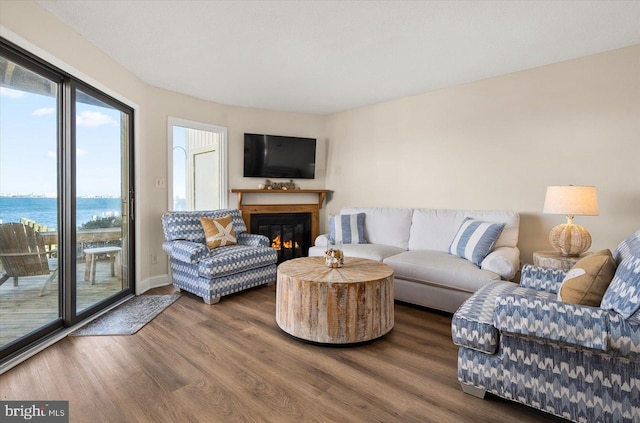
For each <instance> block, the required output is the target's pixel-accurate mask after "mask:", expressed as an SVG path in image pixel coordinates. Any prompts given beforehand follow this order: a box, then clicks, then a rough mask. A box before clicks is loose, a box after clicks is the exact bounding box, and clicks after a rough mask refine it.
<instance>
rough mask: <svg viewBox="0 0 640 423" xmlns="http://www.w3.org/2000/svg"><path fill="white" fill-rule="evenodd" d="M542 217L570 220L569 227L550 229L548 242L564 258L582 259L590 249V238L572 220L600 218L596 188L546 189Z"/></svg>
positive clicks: (586, 232)
mask: <svg viewBox="0 0 640 423" xmlns="http://www.w3.org/2000/svg"><path fill="white" fill-rule="evenodd" d="M543 213H545V214H564V215H565V216H566V217H567V223H563V224H561V225H557V226H555V227H553V229H551V232H549V241H550V242H551V245H553V248H555V249H556V250H560V251H561V252H562V255H563V256H566V257H576V256H579V255H580V254H582V253H584V252H585V251H587V250H588V249H589V247H591V235H590V234H589V232H588V231H587V230H586V229H585V228H583V227H582V226H579V225H574V224H573V216H575V215H583V216H597V215H598V198H597V195H596V187H589V186H574V185H566V186H551V187H547V195H546V197H545V199H544V210H543Z"/></svg>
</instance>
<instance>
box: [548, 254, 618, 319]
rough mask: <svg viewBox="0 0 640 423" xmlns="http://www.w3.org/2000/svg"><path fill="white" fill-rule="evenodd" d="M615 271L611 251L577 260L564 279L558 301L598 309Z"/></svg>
mask: <svg viewBox="0 0 640 423" xmlns="http://www.w3.org/2000/svg"><path fill="white" fill-rule="evenodd" d="M615 271H616V262H615V261H614V260H613V256H612V255H611V251H609V250H602V251H598V252H596V253H593V254H589V255H588V256H586V257H583V258H582V259H580V260H578V261H577V262H576V264H574V265H573V267H572V268H571V270H569V272H568V273H567V275H566V276H565V277H564V280H563V281H562V285H560V292H559V293H558V299H559V300H560V301H564V302H566V303H573V304H582V305H588V306H591V307H599V306H600V303H601V302H602V296H603V295H604V293H605V291H606V290H607V288H608V287H609V284H610V283H611V279H612V278H613V274H614V273H615Z"/></svg>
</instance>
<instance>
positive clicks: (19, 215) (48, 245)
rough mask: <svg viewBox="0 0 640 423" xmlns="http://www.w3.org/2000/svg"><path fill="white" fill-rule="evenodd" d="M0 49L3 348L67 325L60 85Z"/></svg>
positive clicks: (0, 303)
mask: <svg viewBox="0 0 640 423" xmlns="http://www.w3.org/2000/svg"><path fill="white" fill-rule="evenodd" d="M1 53H2V52H0V351H6V350H7V349H9V348H10V347H12V346H14V347H15V346H16V345H15V344H16V343H17V342H19V341H25V340H26V338H29V337H35V336H37V335H36V333H37V332H42V331H46V327H47V326H53V325H54V324H55V323H56V322H58V325H61V324H62V323H61V322H62V321H61V309H60V295H61V293H60V283H59V272H58V265H59V261H58V260H59V250H58V229H59V224H58V216H59V213H58V204H59V203H58V194H57V192H58V166H59V158H58V116H59V107H58V92H59V84H58V83H57V82H55V81H53V80H51V79H49V78H46V77H44V76H42V75H40V74H38V73H35V72H33V71H31V70H29V69H27V68H26V67H23V66H21V65H20V64H19V63H16V62H14V61H13V60H12V59H10V58H9V57H8V56H7V57H5V56H3V55H2V54H1Z"/></svg>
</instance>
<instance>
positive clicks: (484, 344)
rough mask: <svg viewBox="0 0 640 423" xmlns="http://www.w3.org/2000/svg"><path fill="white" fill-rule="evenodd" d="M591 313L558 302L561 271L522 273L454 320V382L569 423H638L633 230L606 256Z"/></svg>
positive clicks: (638, 259) (639, 257)
mask: <svg viewBox="0 0 640 423" xmlns="http://www.w3.org/2000/svg"><path fill="white" fill-rule="evenodd" d="M614 259H615V260H616V263H617V264H618V266H617V269H616V273H615V276H614V278H613V280H612V282H611V285H609V288H608V289H607V291H606V293H605V295H604V297H603V299H602V303H601V305H600V307H588V306H582V305H576V304H569V303H564V302H561V301H559V300H558V299H557V292H558V290H559V287H560V284H561V283H562V280H563V278H564V276H565V273H566V272H565V271H562V270H553V269H546V268H541V267H534V266H530V265H525V266H524V268H523V270H522V279H521V282H520V285H517V284H514V283H510V282H500V281H498V282H494V283H491V284H489V285H487V286H486V287H484V288H482V289H480V290H478V291H477V292H476V293H475V294H474V295H473V296H472V297H471V298H469V299H468V300H467V301H466V302H465V303H464V304H463V305H462V306H461V307H460V308H459V309H458V311H457V312H456V313H455V314H454V316H453V320H452V336H453V341H454V343H455V344H457V345H459V346H460V349H459V351H458V379H459V380H460V383H461V385H462V389H463V391H464V392H466V393H468V394H472V395H475V396H478V397H480V398H482V397H484V394H485V392H490V393H492V394H495V395H498V396H500V397H503V398H506V399H510V400H513V401H517V402H521V403H523V404H527V405H529V406H532V407H535V408H537V409H540V410H543V411H546V412H548V413H550V414H553V415H556V416H560V417H563V418H565V419H569V420H572V421H575V422H589V423H593V422H640V310H639V308H640V231H638V232H636V233H635V234H633V235H632V236H630V237H629V238H627V239H626V240H625V241H623V242H622V243H621V244H620V245H619V246H618V248H617V249H616V251H615V253H614Z"/></svg>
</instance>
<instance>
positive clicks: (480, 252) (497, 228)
mask: <svg viewBox="0 0 640 423" xmlns="http://www.w3.org/2000/svg"><path fill="white" fill-rule="evenodd" d="M504 226H505V224H504V223H490V222H482V221H480V220H475V219H473V218H471V217H467V218H465V219H464V221H463V222H462V225H460V228H459V229H458V233H457V234H456V236H455V237H453V241H452V242H451V246H450V247H449V253H451V254H453V255H456V256H458V257H462V258H464V259H467V260H469V261H471V262H473V263H474V264H475V265H476V266H480V264H481V263H482V260H484V258H485V257H486V256H487V254H489V253H490V252H491V249H492V248H493V245H494V244H495V243H496V241H497V240H498V237H499V236H500V233H501V232H502V229H503V228H504Z"/></svg>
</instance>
